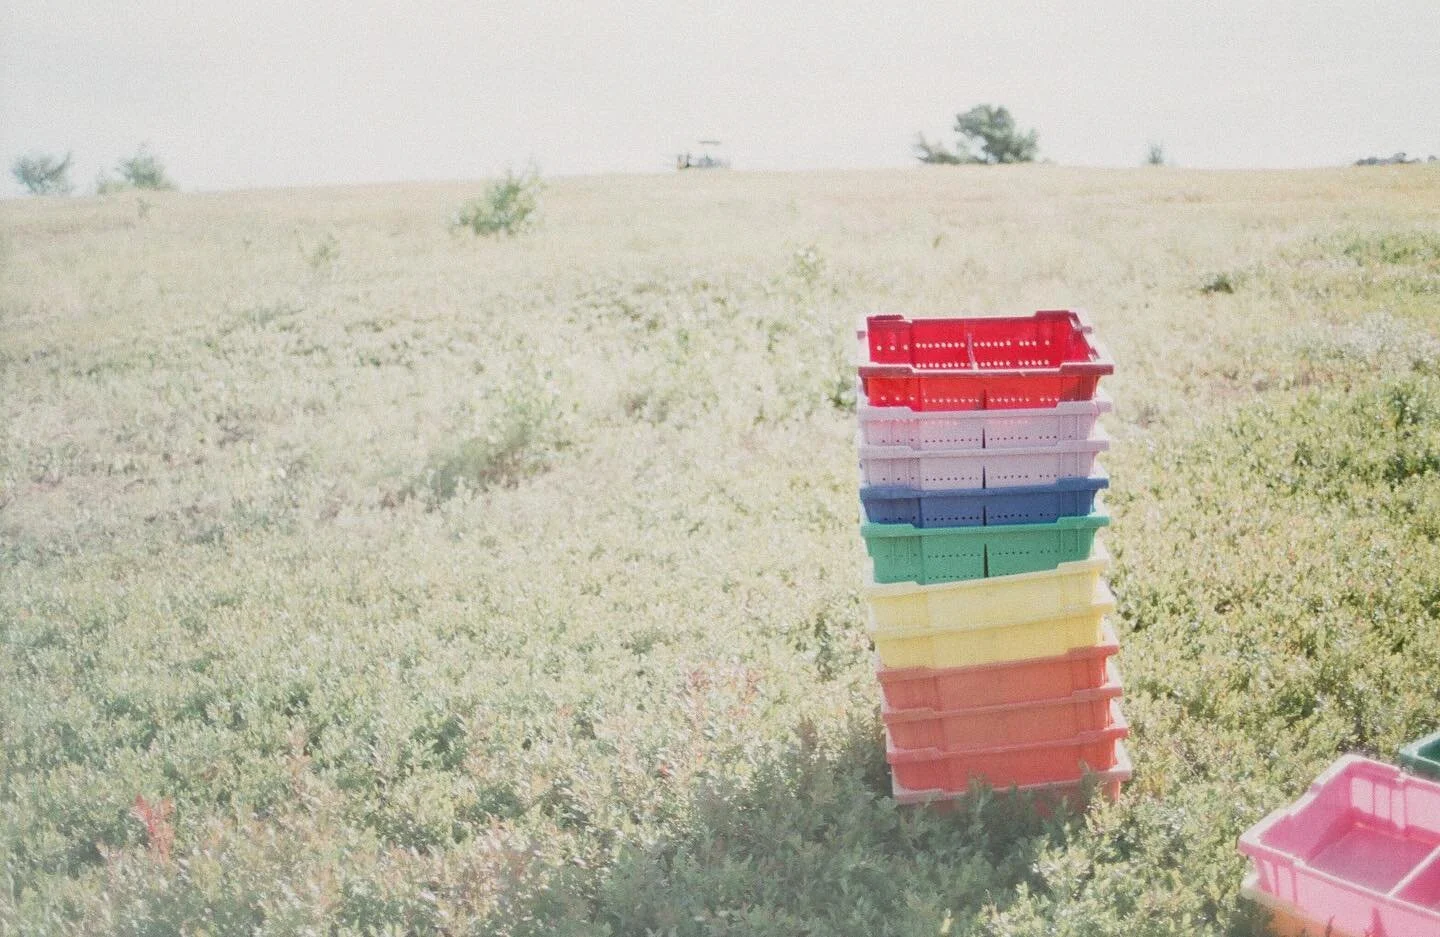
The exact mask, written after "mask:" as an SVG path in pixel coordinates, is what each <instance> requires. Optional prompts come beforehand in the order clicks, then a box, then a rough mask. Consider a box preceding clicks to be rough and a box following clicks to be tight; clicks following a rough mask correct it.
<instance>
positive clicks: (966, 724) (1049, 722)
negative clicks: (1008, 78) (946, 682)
mask: <svg viewBox="0 0 1440 937" xmlns="http://www.w3.org/2000/svg"><path fill="white" fill-rule="evenodd" d="M1107 677H1108V679H1107V680H1106V681H1105V683H1103V684H1102V685H1100V686H1098V687H1095V688H1094V689H1090V690H1080V691H1078V692H1075V693H1072V694H1070V695H1069V696H1067V697H1063V698H1061V699H1053V700H1039V701H1037V702H1031V703H1003V704H1000V705H998V706H975V707H966V708H962V709H950V710H943V711H937V710H934V709H892V708H891V707H890V706H888V705H884V704H882V705H881V707H880V718H881V719H882V720H883V721H884V722H885V728H886V729H888V730H889V732H890V740H891V742H893V743H894V745H895V747H896V748H908V749H914V748H936V749H939V750H940V751H944V752H955V751H964V750H966V749H971V748H993V747H995V746H997V745H1007V744H1020V743H1024V742H1053V741H1057V740H1060V739H1067V738H1073V737H1074V736H1077V735H1083V734H1085V733H1088V732H1100V731H1102V730H1103V729H1105V728H1106V727H1107V726H1108V725H1109V719H1110V701H1111V700H1113V699H1118V698H1119V696H1120V693H1121V688H1120V672H1119V671H1118V670H1117V669H1116V668H1115V665H1114V663H1113V662H1112V663H1111V665H1110V669H1109V673H1108V674H1107Z"/></svg>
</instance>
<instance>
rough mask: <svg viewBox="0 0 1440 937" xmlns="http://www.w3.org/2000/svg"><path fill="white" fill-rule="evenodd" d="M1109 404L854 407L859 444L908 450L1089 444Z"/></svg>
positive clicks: (1101, 401)
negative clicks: (1011, 407)
mask: <svg viewBox="0 0 1440 937" xmlns="http://www.w3.org/2000/svg"><path fill="white" fill-rule="evenodd" d="M1110 409H1111V403H1110V400H1109V399H1108V398H1106V397H1104V396H1098V397H1096V398H1095V399H1094V400H1074V401H1067V402H1064V403H1058V404H1056V405H1055V406H1053V407H1038V408H1031V409H1026V410H929V411H923V410H911V409H909V408H907V407H874V406H870V405H869V404H868V403H865V402H862V403H861V404H860V406H859V407H857V408H856V412H857V415H858V416H859V420H860V441H861V442H862V443H864V444H865V445H867V446H905V447H908V448H910V449H926V450H928V449H1039V448H1044V447H1048V446H1054V445H1056V444H1058V443H1062V442H1074V441H1076V440H1080V439H1089V438H1090V436H1091V434H1092V433H1093V432H1094V431H1095V424H1096V422H1097V421H1098V420H1099V419H1100V415H1101V414H1102V413H1108V412H1110Z"/></svg>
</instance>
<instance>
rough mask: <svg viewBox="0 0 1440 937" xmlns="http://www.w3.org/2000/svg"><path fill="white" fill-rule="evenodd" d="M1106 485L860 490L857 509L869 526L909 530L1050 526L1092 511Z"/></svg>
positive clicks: (1078, 481) (1097, 480) (1105, 481)
mask: <svg viewBox="0 0 1440 937" xmlns="http://www.w3.org/2000/svg"><path fill="white" fill-rule="evenodd" d="M1109 486H1110V479H1109V478H1107V477H1106V476H1104V475H1096V476H1092V477H1090V478H1062V479H1060V480H1058V481H1056V482H1054V483H1053V484H1049V485H1029V486H1021V487H1017V488H969V489H962V490H960V491H917V490H915V489H913V488H861V489H860V504H861V506H862V507H864V509H865V519H866V520H867V521H869V522H870V523H872V524H911V525H913V526H915V527H978V526H983V525H986V524H988V525H991V526H997V525H1003V524H1050V523H1053V522H1055V521H1057V520H1059V519H1060V518H1062V517H1083V516H1085V515H1086V514H1089V513H1090V512H1091V511H1093V510H1095V497H1096V495H1098V494H1099V493H1100V490H1101V489H1102V488H1108V487H1109Z"/></svg>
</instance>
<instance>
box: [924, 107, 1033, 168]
mask: <svg viewBox="0 0 1440 937" xmlns="http://www.w3.org/2000/svg"><path fill="white" fill-rule="evenodd" d="M955 133H956V134H958V135H959V140H958V141H957V142H958V145H957V147H956V148H955V150H954V151H953V152H952V151H951V150H948V149H946V148H945V146H944V145H943V144H940V143H931V142H930V141H929V140H926V139H925V136H924V134H921V135H919V136H918V137H917V139H916V142H915V158H916V159H918V160H920V162H922V163H937V164H948V163H984V164H987V165H994V164H996V163H1030V162H1034V160H1035V154H1036V152H1037V151H1038V149H1039V145H1038V143H1039V138H1038V135H1037V134H1036V132H1035V131H1034V130H1030V131H1026V132H1024V133H1022V132H1020V130H1019V128H1017V127H1016V126H1015V118H1014V117H1012V116H1011V115H1010V110H1009V109H1008V108H1005V107H996V106H994V105H992V104H980V105H977V106H975V107H972V108H970V110H968V111H966V112H965V113H963V114H956V115H955Z"/></svg>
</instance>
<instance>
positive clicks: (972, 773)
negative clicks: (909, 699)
mask: <svg viewBox="0 0 1440 937" xmlns="http://www.w3.org/2000/svg"><path fill="white" fill-rule="evenodd" d="M1129 734H1130V727H1129V725H1128V724H1126V722H1125V717H1124V716H1122V715H1121V714H1120V705H1119V703H1118V702H1117V701H1115V700H1111V701H1110V715H1109V720H1108V724H1107V725H1106V727H1105V728H1104V729H1101V730H1100V731H1098V732H1086V733H1083V734H1081V735H1077V736H1074V737H1073V738H1068V739H1063V740H1060V741H1050V742H1027V743H1023V744H1014V745H998V746H994V747H989V748H972V749H965V750H964V751H956V752H947V751H942V750H941V749H938V748H908V749H907V748H899V747H897V746H896V745H895V743H894V741H893V740H892V739H891V737H890V733H889V732H888V731H887V732H886V733H885V760H886V761H888V762H889V763H890V770H891V773H892V774H893V776H894V778H895V780H896V781H898V782H899V783H900V784H902V785H904V786H905V787H907V788H910V789H912V790H942V791H955V792H958V791H964V790H967V789H968V788H969V787H970V782H971V781H981V782H983V783H986V784H989V785H990V786H991V787H1000V788H1006V787H1010V786H1012V785H1014V786H1019V787H1025V786H1027V785H1031V784H1053V783H1063V782H1069V781H1079V780H1080V779H1081V777H1083V776H1084V774H1085V772H1086V771H1108V770H1110V769H1111V768H1113V767H1115V747H1116V744H1117V743H1118V742H1119V741H1120V740H1121V739H1123V738H1124V737H1125V736H1127V735H1129Z"/></svg>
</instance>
